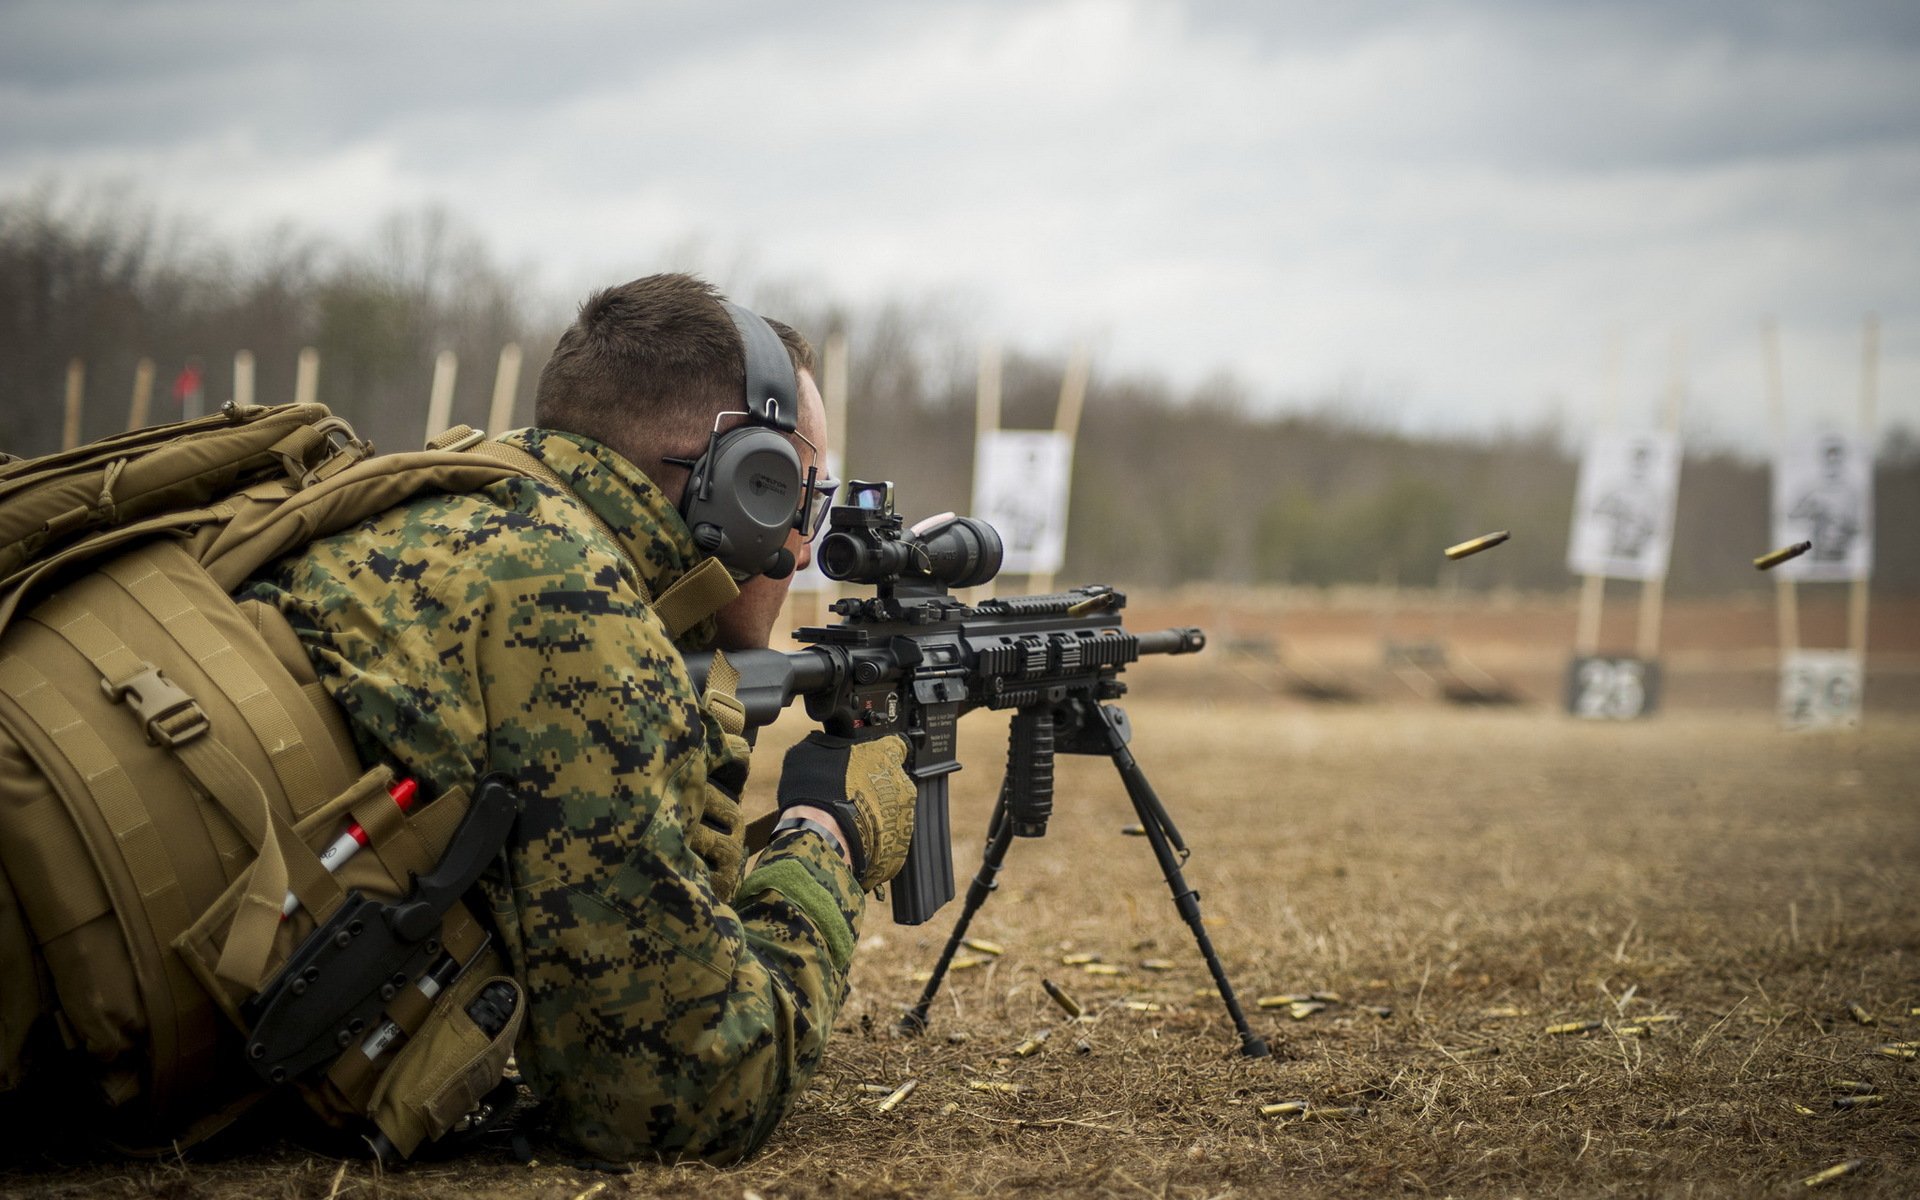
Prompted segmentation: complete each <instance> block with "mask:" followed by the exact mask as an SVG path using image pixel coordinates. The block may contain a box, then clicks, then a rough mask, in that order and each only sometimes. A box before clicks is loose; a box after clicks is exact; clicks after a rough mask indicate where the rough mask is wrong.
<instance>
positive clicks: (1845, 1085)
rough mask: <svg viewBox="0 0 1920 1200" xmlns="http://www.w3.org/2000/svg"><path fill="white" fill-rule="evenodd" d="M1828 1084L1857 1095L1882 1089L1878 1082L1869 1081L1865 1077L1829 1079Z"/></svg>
mask: <svg viewBox="0 0 1920 1200" xmlns="http://www.w3.org/2000/svg"><path fill="white" fill-rule="evenodd" d="M1827 1086H1828V1087H1830V1088H1832V1089H1833V1090H1834V1091H1836V1092H1852V1093H1853V1094H1854V1095H1856V1096H1865V1095H1868V1094H1869V1093H1872V1092H1877V1091H1879V1090H1880V1087H1879V1085H1878V1084H1873V1083H1868V1082H1867V1081H1866V1080H1864V1079H1829V1080H1828V1081H1827Z"/></svg>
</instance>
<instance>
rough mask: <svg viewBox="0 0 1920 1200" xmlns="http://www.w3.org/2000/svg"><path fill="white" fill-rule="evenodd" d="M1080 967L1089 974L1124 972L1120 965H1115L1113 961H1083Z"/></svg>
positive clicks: (1116, 973)
mask: <svg viewBox="0 0 1920 1200" xmlns="http://www.w3.org/2000/svg"><path fill="white" fill-rule="evenodd" d="M1080 969H1081V970H1082V971H1085V972H1086V973H1087V974H1089V975H1119V974H1121V973H1122V972H1121V969H1120V968H1119V967H1116V966H1114V965H1113V964H1112V963H1103V962H1090V963H1083V964H1082V965H1081V967H1080Z"/></svg>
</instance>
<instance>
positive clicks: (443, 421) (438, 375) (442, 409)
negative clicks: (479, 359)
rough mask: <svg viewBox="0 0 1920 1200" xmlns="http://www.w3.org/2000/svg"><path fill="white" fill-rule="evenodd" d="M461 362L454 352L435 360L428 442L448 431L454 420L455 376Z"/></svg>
mask: <svg viewBox="0 0 1920 1200" xmlns="http://www.w3.org/2000/svg"><path fill="white" fill-rule="evenodd" d="M459 369H460V360H459V358H457V357H456V356H455V355H454V353H453V351H451V350H442V351H441V352H440V353H439V354H438V355H437V356H435V358H434V360H433V390H432V391H431V392H429V393H428V394H427V436H426V440H427V441H432V440H433V439H434V438H437V437H439V436H440V435H441V434H443V433H445V432H446V431H447V426H448V425H449V424H450V423H451V422H452V418H453V376H454V373H455V372H456V371H458V370H459Z"/></svg>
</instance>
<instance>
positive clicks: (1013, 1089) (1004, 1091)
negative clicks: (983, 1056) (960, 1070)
mask: <svg viewBox="0 0 1920 1200" xmlns="http://www.w3.org/2000/svg"><path fill="white" fill-rule="evenodd" d="M967 1089H968V1090H969V1091H974V1092H992V1093H994V1094H995V1095H997V1096H1018V1095H1019V1094H1020V1085H1019V1084H1017V1083H1002V1082H1001V1081H1000V1080H997V1079H969V1080H967Z"/></svg>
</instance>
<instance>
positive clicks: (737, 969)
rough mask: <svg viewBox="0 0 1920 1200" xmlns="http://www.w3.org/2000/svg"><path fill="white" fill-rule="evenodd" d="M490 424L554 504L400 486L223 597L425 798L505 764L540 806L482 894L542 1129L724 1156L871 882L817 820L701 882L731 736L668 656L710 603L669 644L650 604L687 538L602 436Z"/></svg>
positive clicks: (526, 496) (761, 1121)
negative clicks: (732, 888) (291, 645)
mask: <svg viewBox="0 0 1920 1200" xmlns="http://www.w3.org/2000/svg"><path fill="white" fill-rule="evenodd" d="M505 440H507V441H509V442H511V443H512V444H514V445H517V446H519V447H520V448H521V449H523V450H526V451H528V452H529V453H531V454H533V455H535V456H537V457H538V458H540V459H542V460H543V461H544V462H545V463H546V464H547V465H548V466H549V467H550V468H552V469H553V470H554V471H555V472H556V473H558V475H559V476H560V477H561V478H563V479H565V480H567V481H568V485H569V488H570V490H571V491H572V492H573V494H574V496H573V497H569V496H567V495H565V494H563V493H562V492H561V491H559V490H558V489H556V488H553V487H552V486H550V485H548V484H545V483H541V482H536V481H534V480H531V479H526V478H518V477H516V478H512V479H507V480H504V481H502V482H500V483H496V484H493V485H491V486H489V487H487V488H485V489H482V490H480V491H478V492H473V493H470V494H466V495H447V496H433V497H427V498H423V499H419V500H416V501H413V502H411V503H409V504H406V505H403V506H401V507H399V508H395V509H392V510H390V511H388V512H386V513H383V514H381V515H380V516H378V517H375V518H373V519H372V520H369V521H367V522H365V523H364V524H362V525H360V526H359V527H357V528H355V529H351V530H348V531H346V532H344V533H341V534H338V535H336V536H334V537H331V538H327V539H324V540H321V541H318V542H315V543H313V544H312V545H311V546H309V547H308V548H306V549H305V550H303V551H301V552H300V553H298V554H295V555H290V556H288V557H287V558H285V559H283V560H281V561H279V562H277V563H274V564H272V565H271V566H270V567H268V568H267V569H266V570H265V571H263V572H262V573H261V575H260V576H259V577H258V578H256V579H255V580H253V581H251V582H250V583H249V584H248V585H247V588H246V590H245V592H244V593H243V594H245V595H250V596H254V597H257V598H260V599H262V600H265V601H266V602H268V603H271V604H273V605H275V606H276V607H278V608H279V609H280V611H282V612H283V613H285V614H286V616H287V619H288V620H289V621H290V622H291V623H292V625H293V627H294V629H295V630H296V631H298V633H299V634H300V637H301V640H302V642H303V643H304V645H305V647H306V649H307V653H308V655H309V657H311V658H312V660H313V663H314V666H315V668H316V669H317V670H318V671H319V674H320V678H321V680H322V681H323V682H324V683H325V684H326V686H327V687H328V688H329V690H330V691H331V692H332V694H333V696H334V698H335V699H336V700H337V701H338V702H339V704H340V705H341V707H342V709H343V710H344V711H345V713H346V715H347V718H348V720H349V722H350V723H351V725H352V727H353V731H354V736H355V737H356V739H358V741H359V743H360V751H361V754H362V757H363V758H365V759H366V760H367V761H368V762H369V763H371V762H374V761H384V762H387V763H389V764H391V765H392V766H393V767H394V769H395V770H396V772H398V773H402V774H406V775H410V776H412V777H413V778H415V779H416V780H418V781H419V782H420V783H421V785H422V788H423V790H424V791H425V792H426V794H428V795H435V794H438V793H439V792H440V791H443V790H445V789H447V788H449V787H451V786H453V785H455V784H459V783H469V784H470V783H472V782H473V781H474V780H475V779H477V778H478V777H479V776H480V775H483V774H485V773H487V772H489V771H504V772H506V773H508V774H510V775H512V776H513V777H514V778H516V779H517V780H519V781H520V783H521V785H522V788H523V791H524V792H526V793H528V794H529V795H531V796H533V797H538V799H537V800H535V801H531V802H529V804H528V805H527V808H526V811H525V812H524V813H523V814H522V816H521V818H520V822H519V826H518V829H517V831H516V833H515V835H514V838H513V840H512V842H511V843H510V845H509V847H508V851H509V852H508V854H507V855H506V869H507V871H508V872H510V877H508V878H505V879H500V880H495V881H492V882H491V883H490V884H489V892H490V896H489V898H490V900H491V902H492V906H493V910H494V920H495V924H496V926H497V928H498V931H499V934H500V936H501V938H502V940H503V942H504V943H505V949H506V952H507V954H508V956H509V958H510V959H511V961H512V963H513V967H514V970H515V971H516V973H517V974H518V976H519V977H520V979H522V980H523V981H524V982H525V984H526V985H527V993H528V998H529V999H528V1005H529V1008H528V1019H527V1022H526V1025H525V1032H524V1033H523V1034H522V1035H521V1040H520V1044H519V1046H518V1048H517V1050H518V1059H519V1064H520V1068H521V1071H522V1073H523V1075H524V1076H525V1078H526V1079H527V1081H528V1083H530V1084H531V1085H532V1086H533V1088H534V1089H535V1091H536V1092H537V1093H538V1094H539V1095H540V1096H541V1097H542V1098H543V1099H545V1100H546V1101H548V1102H549V1103H550V1105H551V1109H550V1111H551V1114H552V1118H553V1120H554V1122H555V1126H554V1127H555V1129H556V1131H557V1132H558V1133H559V1134H560V1135H561V1136H563V1137H565V1138H566V1139H568V1140H570V1141H571V1142H573V1143H575V1144H577V1145H578V1146H579V1147H580V1148H582V1149H583V1150H585V1151H587V1152H588V1153H590V1154H592V1155H594V1156H596V1157H598V1158H602V1159H606V1160H612V1161H625V1160H629V1159H632V1158H635V1157H639V1156H651V1155H664V1156H667V1157H677V1156H682V1155H694V1156H701V1157H705V1158H708V1159H711V1160H713V1161H717V1162H724V1161H730V1160H733V1159H736V1158H739V1157H741V1156H743V1155H745V1154H747V1153H750V1152H751V1151H752V1150H754V1149H755V1148H756V1147H758V1146H759V1145H760V1144H761V1143H762V1142H763V1141H764V1140H765V1139H766V1137H767V1135H768V1134H769V1133H771V1132H772V1130H773V1128H774V1126H775V1125H776V1124H777V1123H778V1122H779V1120H780V1118H781V1116H782V1115H783V1114H784V1113H785V1112H786V1110H787V1109H788V1107H789V1106H791V1105H792V1103H793V1101H794V1099H795V1097H796V1096H798V1095H799V1094H800V1092H801V1091H802V1090H803V1089H804V1088H805V1087H806V1085H807V1082H808V1080H809V1079H810V1078H811V1077H812V1075H813V1072H814V1070H815V1068H816V1067H818V1065H819V1063H820V1058H821V1054H822V1052H823V1050H824V1049H825V1045H826V1040H827V1031H828V1029H829V1027H830V1026H831V1025H832V1023H833V1018H834V1014H835V1013H836V1012H837V1011H838V1010H839V1007H840V1005H841V1003H842V1002H843V1001H844V1000H845V998H846V992H847V965H848V960H849V958H850V957H851V955H852V950H853V944H854V930H855V928H856V926H857V923H858V921H859V919H860V914H861V912H862V909H863V906H864V903H865V898H864V897H863V896H862V895H861V893H860V888H859V884H858V883H857V882H856V881H855V880H854V878H853V876H852V874H851V873H850V872H849V871H848V870H847V867H846V865H845V863H844V862H843V861H842V860H841V859H840V857H839V855H838V854H836V853H835V852H833V851H832V850H831V849H829V848H828V847H827V846H826V845H825V843H824V842H823V841H822V840H821V839H820V838H819V837H817V836H814V835H811V834H801V835H788V836H786V837H785V838H783V839H782V840H780V841H778V842H776V843H775V844H774V845H773V846H772V847H770V848H769V849H768V850H767V851H765V852H764V853H763V854H762V855H761V856H760V859H759V862H758V864H757V866H756V867H755V869H754V870H753V872H752V873H751V874H749V875H748V876H747V877H746V879H745V880H744V881H742V882H741V883H740V884H739V887H738V889H737V891H736V892H735V894H734V902H733V903H732V904H731V905H729V904H727V903H724V902H723V901H722V900H721V899H720V898H719V896H718V895H716V889H715V886H714V883H715V881H713V880H712V879H710V878H709V872H708V868H707V866H706V864H705V862H704V861H702V859H701V858H700V857H699V856H697V855H696V854H695V853H694V852H693V850H692V849H691V848H690V847H689V845H688V838H687V831H688V818H689V814H690V813H695V812H698V811H700V807H701V805H702V803H703V799H702V797H703V796H704V794H705V792H704V789H705V788H706V787H707V786H708V774H709V772H710V771H712V770H716V769H718V768H719V767H720V766H722V765H723V764H725V763H726V762H728V761H729V759H728V752H727V750H726V745H725V742H724V741H723V739H722V735H721V733H720V730H719V728H718V727H717V725H716V724H715V723H714V722H713V720H712V719H711V718H709V717H707V716H706V715H705V714H704V713H703V712H702V711H701V709H700V707H699V704H698V702H697V700H696V698H695V695H694V693H693V690H692V685H691V683H690V682H689V680H688V677H687V674H686V671H685V669H684V667H683V665H682V661H681V655H680V650H681V649H682V648H697V647H699V646H701V645H703V644H704V643H705V641H706V640H709V639H711V637H712V632H713V627H712V622H711V620H707V621H704V622H702V623H701V625H699V626H696V627H695V628H694V629H691V630H689V631H687V633H686V634H684V635H683V636H682V638H681V643H682V644H681V646H676V645H675V644H674V642H673V641H672V640H671V639H670V638H669V636H668V633H667V630H666V628H665V626H664V625H662V623H661V622H660V620H659V619H658V618H657V617H656V616H655V615H654V614H653V613H652V612H651V611H649V609H648V607H647V599H648V598H649V597H651V596H657V595H659V594H660V593H661V592H663V591H664V590H665V589H666V588H667V587H668V586H669V585H670V584H671V583H673V582H674V581H675V580H676V579H678V578H679V577H680V576H681V575H683V574H684V573H685V572H686V571H687V570H689V569H690V568H691V567H693V566H694V565H695V563H696V562H697V561H698V557H697V555H698V552H697V551H696V550H695V549H694V547H693V543H692V539H691V536H690V535H689V533H688V531H687V528H686V526H685V524H684V523H683V522H682V520H681V518H680V515H679V514H678V512H676V511H675V510H674V508H673V506H672V505H671V504H670V503H668V502H667V500H666V498H665V497H663V496H662V495H661V493H660V492H659V491H658V490H657V489H656V488H655V487H654V486H653V485H652V484H651V483H650V482H649V481H648V480H647V478H646V476H645V475H643V474H642V473H641V472H640V471H639V470H638V469H637V468H635V467H634V466H633V465H632V464H631V463H629V462H627V461H626V460H625V459H623V458H621V457H620V456H619V455H617V454H615V453H613V452H612V451H611V450H609V449H607V448H606V447H605V446H602V445H600V444H599V443H597V442H594V441H592V440H590V439H587V438H580V437H575V436H572V435H569V434H560V433H554V432H551V431H545V430H522V431H519V432H517V433H514V434H511V435H509V436H508V437H507V438H506V439H505ZM574 497H577V499H578V502H576V500H575V498H574ZM580 503H584V504H585V505H586V506H588V507H590V508H591V509H592V510H593V512H594V513H595V514H597V515H598V516H599V517H600V518H601V520H602V521H603V522H604V523H605V525H606V526H607V528H608V529H609V530H610V531H611V532H612V533H613V535H614V536H615V537H617V538H618V539H619V540H620V541H621V542H622V543H624V546H625V550H626V551H627V553H626V554H622V553H621V549H620V547H616V546H614V545H612V544H610V543H609V540H608V537H607V535H606V533H604V532H602V531H601V530H599V529H597V528H596V527H595V526H594V524H593V522H592V521H591V520H590V519H589V517H588V515H587V514H586V513H584V512H582V511H581V510H580V506H579V505H580ZM629 555H630V556H631V560H632V563H637V564H638V565H639V575H638V576H637V577H636V575H635V573H634V568H633V566H632V565H631V563H630V562H629ZM735 773H736V774H737V773H738V772H737V771H736V772H735ZM727 882H732V881H722V887H721V888H720V892H721V893H722V894H724V893H725V891H726V888H725V886H724V884H725V883H727Z"/></svg>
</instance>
